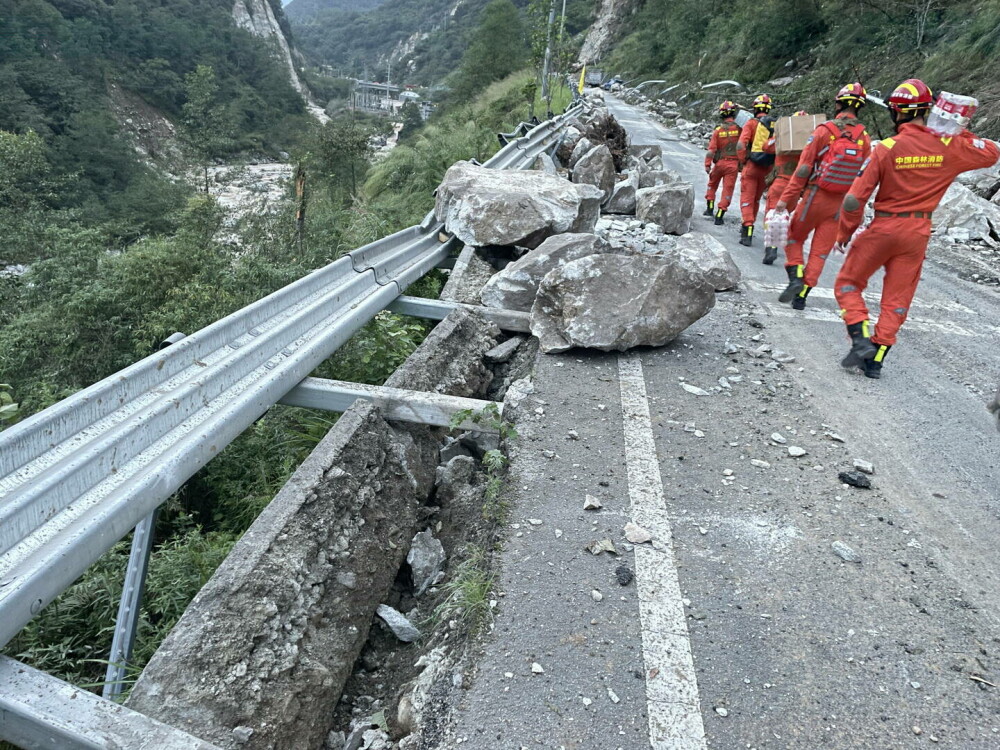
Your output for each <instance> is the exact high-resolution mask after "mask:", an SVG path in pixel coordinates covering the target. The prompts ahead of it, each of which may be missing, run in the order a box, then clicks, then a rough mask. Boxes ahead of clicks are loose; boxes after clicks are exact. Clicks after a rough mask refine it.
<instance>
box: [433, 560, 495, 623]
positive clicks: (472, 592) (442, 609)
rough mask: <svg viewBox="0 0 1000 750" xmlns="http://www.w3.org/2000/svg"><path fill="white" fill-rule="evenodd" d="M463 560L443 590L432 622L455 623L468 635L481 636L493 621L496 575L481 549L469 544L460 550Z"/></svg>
mask: <svg viewBox="0 0 1000 750" xmlns="http://www.w3.org/2000/svg"><path fill="white" fill-rule="evenodd" d="M462 553H463V555H464V557H465V559H464V560H463V561H462V562H461V563H460V564H459V565H458V567H457V568H455V570H454V573H453V574H452V576H451V580H450V581H448V582H447V583H446V584H444V586H443V587H442V588H443V590H444V591H445V593H446V594H447V596H446V597H445V599H444V601H442V602H441V603H440V604H439V605H438V606H437V607H436V608H435V609H434V614H433V615H432V616H431V620H432V622H434V623H435V624H440V623H443V622H447V621H449V620H456V621H457V622H458V623H459V624H461V625H462V626H464V627H465V628H466V629H467V630H468V631H469V632H470V633H478V632H480V631H481V630H482V629H483V628H484V627H485V626H486V625H487V624H489V623H490V622H492V620H493V610H492V609H491V607H490V591H492V589H493V582H494V579H495V575H494V574H493V572H492V571H491V570H490V556H489V554H488V553H487V552H486V550H484V549H483V548H482V547H479V546H477V545H473V544H470V545H468V546H467V547H465V548H464V549H463V550H462Z"/></svg>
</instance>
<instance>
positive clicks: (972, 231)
mask: <svg viewBox="0 0 1000 750" xmlns="http://www.w3.org/2000/svg"><path fill="white" fill-rule="evenodd" d="M933 225H934V233H935V234H948V235H953V236H959V235H960V236H961V237H962V239H963V240H964V239H965V232H960V233H959V232H957V231H955V230H968V239H970V240H984V241H985V242H987V243H988V244H990V245H993V246H997V245H1000V242H998V239H1000V207H998V206H997V205H996V204H993V203H990V202H989V201H988V200H985V199H984V198H980V197H979V196H978V195H976V194H975V193H974V192H972V191H971V190H970V189H969V188H967V187H966V186H965V185H960V184H959V183H957V182H956V183H953V184H952V186H951V187H950V188H948V192H947V193H945V194H944V197H943V198H942V199H941V202H940V203H939V204H938V207H937V208H936V209H935V210H934V221H933Z"/></svg>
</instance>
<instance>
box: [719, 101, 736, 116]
mask: <svg viewBox="0 0 1000 750" xmlns="http://www.w3.org/2000/svg"><path fill="white" fill-rule="evenodd" d="M737 109H738V107H737V106H736V103H735V102H731V101H729V100H728V99H726V101H724V102H723V103H722V104H720V105H719V114H720V115H721V116H722V117H732V116H733V115H735V114H736V110H737Z"/></svg>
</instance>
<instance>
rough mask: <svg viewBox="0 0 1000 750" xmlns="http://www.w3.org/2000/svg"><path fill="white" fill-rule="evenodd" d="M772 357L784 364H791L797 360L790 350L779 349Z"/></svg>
mask: <svg viewBox="0 0 1000 750" xmlns="http://www.w3.org/2000/svg"><path fill="white" fill-rule="evenodd" d="M771 359H773V360H774V361H775V362H780V363H781V364H783V365H790V364H791V363H792V362H794V361H795V357H794V356H793V355H791V354H789V353H788V352H782V351H777V352H775V353H774V354H772V355H771Z"/></svg>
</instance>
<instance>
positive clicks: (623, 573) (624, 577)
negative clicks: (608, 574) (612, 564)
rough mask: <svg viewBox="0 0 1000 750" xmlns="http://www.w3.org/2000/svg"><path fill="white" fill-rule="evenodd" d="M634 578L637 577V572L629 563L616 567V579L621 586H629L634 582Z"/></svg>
mask: <svg viewBox="0 0 1000 750" xmlns="http://www.w3.org/2000/svg"><path fill="white" fill-rule="evenodd" d="M633 578H635V574H634V573H633V572H632V569H631V568H629V567H628V566H627V565H619V566H618V567H617V568H615V579H616V580H617V581H618V585H619V586H628V585H629V584H630V583H632V579H633Z"/></svg>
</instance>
